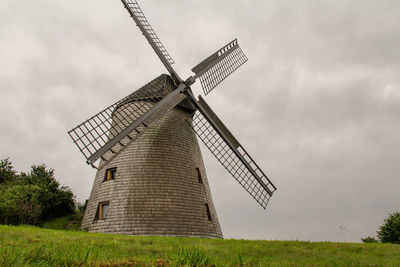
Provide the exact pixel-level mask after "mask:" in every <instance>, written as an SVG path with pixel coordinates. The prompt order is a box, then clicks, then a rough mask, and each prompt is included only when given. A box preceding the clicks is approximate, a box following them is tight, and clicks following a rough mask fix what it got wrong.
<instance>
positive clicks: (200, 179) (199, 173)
mask: <svg viewBox="0 0 400 267" xmlns="http://www.w3.org/2000/svg"><path fill="white" fill-rule="evenodd" d="M196 171H197V179H199V183H200V184H202V183H203V178H202V177H201V172H200V169H199V168H196Z"/></svg>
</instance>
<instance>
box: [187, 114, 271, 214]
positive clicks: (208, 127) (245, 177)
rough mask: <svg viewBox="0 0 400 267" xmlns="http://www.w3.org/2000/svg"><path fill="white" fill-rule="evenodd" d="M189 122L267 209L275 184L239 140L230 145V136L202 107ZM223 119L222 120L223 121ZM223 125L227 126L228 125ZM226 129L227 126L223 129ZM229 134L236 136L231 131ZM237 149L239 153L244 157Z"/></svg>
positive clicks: (207, 145)
mask: <svg viewBox="0 0 400 267" xmlns="http://www.w3.org/2000/svg"><path fill="white" fill-rule="evenodd" d="M218 120H219V119H218ZM188 122H189V124H190V125H191V126H192V128H193V130H194V131H195V133H196V134H197V136H198V137H199V138H200V140H201V141H202V142H203V143H204V145H205V146H206V147H207V148H208V150H210V152H211V153H212V154H213V155H214V157H215V158H216V159H217V160H218V161H219V162H220V163H221V164H222V166H224V168H225V169H226V170H227V171H228V172H229V173H230V174H231V175H232V176H233V178H235V179H236V181H238V182H239V184H240V185H241V186H242V187H243V188H244V189H246V191H247V192H248V193H249V194H250V195H251V196H252V197H253V198H254V199H255V200H256V201H257V202H258V203H259V204H260V205H261V207H263V208H264V209H265V208H266V207H267V205H268V202H269V199H270V198H271V196H272V194H273V192H274V191H275V190H276V187H275V186H274V185H273V184H272V182H271V181H270V180H269V178H268V177H267V175H265V173H264V172H263V171H262V170H261V169H260V167H259V166H258V165H257V164H256V163H255V162H254V160H253V159H252V158H251V157H250V155H249V154H248V153H247V152H246V150H245V149H244V148H243V147H242V146H241V145H240V144H239V142H237V141H235V144H234V145H233V146H232V144H231V145H229V144H228V143H227V141H226V140H227V139H226V138H223V137H222V136H221V135H220V134H219V133H218V131H217V130H216V128H215V127H213V125H212V124H210V122H209V120H208V119H207V118H206V117H205V116H204V115H203V114H202V113H201V112H199V111H196V112H195V113H194V115H193V119H192V120H191V121H188ZM220 123H221V124H222V122H220ZM222 125H223V124H222ZM223 127H224V128H225V126H223ZM224 131H228V130H227V129H224ZM228 134H229V135H231V136H233V135H232V134H231V133H230V132H229V131H228ZM235 140H236V139H235ZM234 150H236V153H239V154H240V156H241V158H240V157H239V156H238V155H237V154H236V153H235V151H234ZM246 165H247V166H246ZM256 176H257V177H256Z"/></svg>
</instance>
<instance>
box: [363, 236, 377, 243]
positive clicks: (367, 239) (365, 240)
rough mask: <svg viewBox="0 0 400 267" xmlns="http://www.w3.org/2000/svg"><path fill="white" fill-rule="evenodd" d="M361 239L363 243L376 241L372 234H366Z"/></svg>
mask: <svg viewBox="0 0 400 267" xmlns="http://www.w3.org/2000/svg"><path fill="white" fill-rule="evenodd" d="M361 241H362V242H364V243H378V240H377V239H376V238H375V237H373V236H368V237H365V238H361Z"/></svg>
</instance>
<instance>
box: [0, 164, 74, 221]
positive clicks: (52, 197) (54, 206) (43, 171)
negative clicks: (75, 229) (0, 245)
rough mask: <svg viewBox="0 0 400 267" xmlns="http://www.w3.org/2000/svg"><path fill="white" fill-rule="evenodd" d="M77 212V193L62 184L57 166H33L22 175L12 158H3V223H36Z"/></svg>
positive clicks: (0, 191)
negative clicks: (57, 174)
mask: <svg viewBox="0 0 400 267" xmlns="http://www.w3.org/2000/svg"><path fill="white" fill-rule="evenodd" d="M74 211H75V202H74V194H73V193H72V191H71V189H69V188H68V187H66V186H60V184H59V183H58V181H57V180H56V178H55V177H54V170H53V169H47V168H46V166H45V165H44V164H43V165H39V166H35V165H33V166H32V167H31V171H30V172H29V173H21V174H18V173H17V172H16V171H15V170H14V168H13V167H12V164H11V162H10V161H9V160H8V159H4V160H1V161H0V223H2V224H32V225H36V224H38V223H40V222H44V221H47V220H49V219H51V218H56V217H60V216H64V215H67V214H72V213H73V212H74Z"/></svg>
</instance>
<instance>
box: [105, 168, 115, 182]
mask: <svg viewBox="0 0 400 267" xmlns="http://www.w3.org/2000/svg"><path fill="white" fill-rule="evenodd" d="M109 175H110V178H108V177H109ZM116 176H117V167H113V168H108V169H107V170H106V171H105V173H104V179H103V183H104V182H109V181H113V180H115V177H116Z"/></svg>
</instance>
